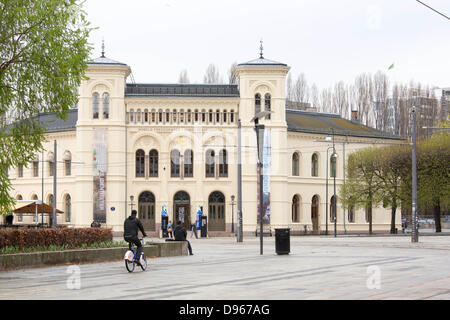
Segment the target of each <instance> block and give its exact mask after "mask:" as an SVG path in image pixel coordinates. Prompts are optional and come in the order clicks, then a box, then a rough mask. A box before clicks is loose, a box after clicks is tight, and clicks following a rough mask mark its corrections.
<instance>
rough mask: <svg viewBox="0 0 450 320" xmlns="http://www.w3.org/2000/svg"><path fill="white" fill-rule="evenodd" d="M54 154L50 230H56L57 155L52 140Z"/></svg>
mask: <svg viewBox="0 0 450 320" xmlns="http://www.w3.org/2000/svg"><path fill="white" fill-rule="evenodd" d="M54 149H55V150H54V153H53V157H54V158H53V203H52V205H53V215H52V228H56V202H57V201H56V198H57V197H56V166H57V165H56V164H57V160H58V159H57V154H56V140H54Z"/></svg>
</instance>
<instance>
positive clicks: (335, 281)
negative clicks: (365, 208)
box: [0, 236, 450, 300]
mask: <svg viewBox="0 0 450 320" xmlns="http://www.w3.org/2000/svg"><path fill="white" fill-rule="evenodd" d="M150 240H151V241H162V240H160V239H150ZM189 240H191V243H192V247H193V251H194V255H193V256H182V257H170V258H155V259H150V266H149V268H148V269H147V271H145V272H142V271H140V270H137V269H136V271H135V272H134V273H128V272H127V271H126V269H125V266H124V263H123V262H122V261H117V262H111V263H98V264H84V265H78V266H56V267H48V268H35V269H25V270H15V271H4V272H0V299H133V300H134V299H176V300H184V299H189V300H214V299H219V300H230V299H235V300H242V299H252V300H253V299H266V300H280V299H284V300H299V299H450V268H449V265H450V237H449V236H423V237H421V238H420V242H419V243H417V244H413V243H411V238H410V237H407V236H396V237H350V236H348V237H338V238H333V237H312V236H305V237H291V238H290V247H291V253H290V254H289V255H277V254H276V253H275V237H265V238H264V254H263V255H262V256H261V255H260V251H259V250H260V249H259V238H255V237H251V238H250V237H248V238H244V242H243V243H237V242H236V240H235V239H234V238H210V239H205V238H203V239H195V238H193V239H189Z"/></svg>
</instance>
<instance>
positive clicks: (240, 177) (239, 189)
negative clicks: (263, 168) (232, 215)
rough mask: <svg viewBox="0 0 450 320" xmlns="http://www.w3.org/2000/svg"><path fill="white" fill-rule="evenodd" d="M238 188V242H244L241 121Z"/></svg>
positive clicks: (239, 120)
mask: <svg viewBox="0 0 450 320" xmlns="http://www.w3.org/2000/svg"><path fill="white" fill-rule="evenodd" d="M237 175H238V186H237V191H238V194H237V220H238V221H237V222H238V223H237V237H236V241H237V242H242V240H243V239H242V238H243V231H242V228H243V226H242V159H241V119H238V167H237Z"/></svg>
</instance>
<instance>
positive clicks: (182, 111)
mask: <svg viewBox="0 0 450 320" xmlns="http://www.w3.org/2000/svg"><path fill="white" fill-rule="evenodd" d="M183 122H184V110H183V109H181V110H180V123H183Z"/></svg>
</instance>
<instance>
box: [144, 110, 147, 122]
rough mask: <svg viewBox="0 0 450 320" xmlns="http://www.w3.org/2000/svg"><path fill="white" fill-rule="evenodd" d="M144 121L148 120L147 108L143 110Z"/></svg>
mask: <svg viewBox="0 0 450 320" xmlns="http://www.w3.org/2000/svg"><path fill="white" fill-rule="evenodd" d="M144 122H145V123H147V122H148V109H145V110H144Z"/></svg>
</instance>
